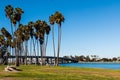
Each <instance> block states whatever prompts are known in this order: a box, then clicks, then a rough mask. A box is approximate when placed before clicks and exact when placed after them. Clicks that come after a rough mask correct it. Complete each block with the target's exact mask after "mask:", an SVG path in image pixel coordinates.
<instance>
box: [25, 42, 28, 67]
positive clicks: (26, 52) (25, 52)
mask: <svg viewBox="0 0 120 80" xmlns="http://www.w3.org/2000/svg"><path fill="white" fill-rule="evenodd" d="M27 44H28V43H27V41H26V42H25V49H26V52H25V65H27V54H28V49H27V48H28V47H27Z"/></svg>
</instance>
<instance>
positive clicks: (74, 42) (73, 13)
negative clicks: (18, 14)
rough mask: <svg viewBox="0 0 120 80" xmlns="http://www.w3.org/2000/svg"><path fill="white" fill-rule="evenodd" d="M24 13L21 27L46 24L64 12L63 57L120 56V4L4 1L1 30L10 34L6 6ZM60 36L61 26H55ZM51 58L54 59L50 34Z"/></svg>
mask: <svg viewBox="0 0 120 80" xmlns="http://www.w3.org/2000/svg"><path fill="white" fill-rule="evenodd" d="M8 4H10V5H12V6H13V7H20V8H22V9H23V10H24V14H23V15H22V19H21V23H23V24H27V22H29V21H31V20H32V21H36V20H38V19H41V20H46V21H47V22H48V17H49V16H50V15H51V14H53V13H54V12H55V11H60V12H61V13H62V14H63V15H64V17H65V22H64V23H63V24H62V44H61V52H60V53H61V54H60V56H64V55H99V56H100V57H117V56H120V0H0V5H1V6H0V27H3V26H4V27H6V28H7V29H8V30H9V31H10V23H9V20H8V19H7V18H6V17H5V13H4V7H5V6H6V5H8ZM55 30H56V32H55V33H56V34H57V26H55ZM47 55H53V49H52V36H51V34H50V37H49V44H48V47H47Z"/></svg>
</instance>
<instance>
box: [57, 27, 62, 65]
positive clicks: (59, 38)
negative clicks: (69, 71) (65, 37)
mask: <svg viewBox="0 0 120 80" xmlns="http://www.w3.org/2000/svg"><path fill="white" fill-rule="evenodd" d="M61 34H62V30H61V26H60V25H58V52H57V66H58V64H59V55H60V45H61Z"/></svg>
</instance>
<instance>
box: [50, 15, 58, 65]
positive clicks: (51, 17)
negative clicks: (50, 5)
mask: <svg viewBox="0 0 120 80" xmlns="http://www.w3.org/2000/svg"><path fill="white" fill-rule="evenodd" d="M49 23H50V24H51V25H52V40H53V52H54V65H56V58H55V57H56V51H55V41H54V40H55V39H54V23H55V19H54V15H53V14H52V15H51V16H50V17H49Z"/></svg>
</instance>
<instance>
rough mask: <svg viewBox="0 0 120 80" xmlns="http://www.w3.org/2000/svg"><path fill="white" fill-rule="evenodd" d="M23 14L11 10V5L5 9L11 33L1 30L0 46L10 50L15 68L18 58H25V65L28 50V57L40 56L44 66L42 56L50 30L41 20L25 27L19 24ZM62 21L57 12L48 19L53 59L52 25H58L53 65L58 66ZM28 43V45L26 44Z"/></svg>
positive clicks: (17, 64) (62, 18)
mask: <svg viewBox="0 0 120 80" xmlns="http://www.w3.org/2000/svg"><path fill="white" fill-rule="evenodd" d="M23 13H24V12H23V10H22V9H21V8H13V7H12V6H11V5H7V6H6V7H5V15H6V17H7V18H8V19H9V20H10V23H11V33H9V32H8V31H7V30H6V29H5V28H4V27H3V28H2V29H1V33H2V34H0V46H3V45H6V46H7V48H9V49H10V53H11V55H15V56H16V60H15V65H16V66H19V64H20V62H21V59H20V58H19V56H25V61H24V63H25V64H27V56H28V50H30V54H29V55H35V56H36V55H38V54H39V55H41V64H42V65H43V64H45V61H44V59H43V56H45V54H46V47H47V43H48V35H49V33H50V30H51V28H50V26H49V25H48V23H47V22H46V21H42V20H37V21H35V22H33V21H29V22H28V24H27V25H23V24H21V23H20V20H21V16H22V14H23ZM63 21H64V17H63V15H62V14H61V13H59V12H58V11H56V12H55V13H54V14H53V15H51V16H50V17H49V22H50V24H51V25H52V33H53V50H54V57H56V56H55V55H56V52H55V42H54V27H53V25H54V24H55V23H57V24H58V51H57V59H55V62H56V63H55V65H58V58H59V53H60V43H61V23H62V22H63ZM13 26H14V27H13ZM11 34H12V35H11ZM29 42H30V44H28V43H29ZM28 46H29V47H28ZM36 46H37V47H36ZM36 48H37V49H36ZM38 48H39V49H38ZM39 50H40V52H39ZM56 60H57V61H56Z"/></svg>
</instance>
